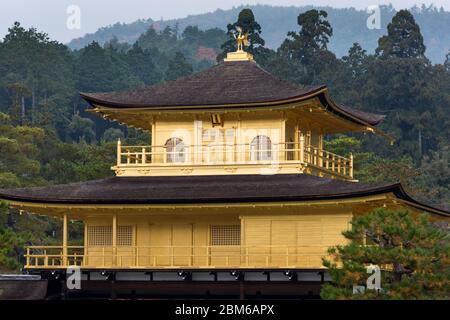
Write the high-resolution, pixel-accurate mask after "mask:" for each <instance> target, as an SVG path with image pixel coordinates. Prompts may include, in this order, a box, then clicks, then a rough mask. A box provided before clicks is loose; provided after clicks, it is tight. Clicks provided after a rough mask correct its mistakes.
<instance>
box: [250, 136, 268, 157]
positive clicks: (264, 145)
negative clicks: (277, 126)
mask: <svg viewBox="0 0 450 320" xmlns="http://www.w3.org/2000/svg"><path fill="white" fill-rule="evenodd" d="M250 157H251V160H252V161H257V160H272V141H271V140H270V138H269V137H268V136H264V135H260V136H256V137H255V138H253V140H252V142H251V144H250Z"/></svg>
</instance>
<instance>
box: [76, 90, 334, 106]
mask: <svg viewBox="0 0 450 320" xmlns="http://www.w3.org/2000/svg"><path fill="white" fill-rule="evenodd" d="M326 90H327V87H326V86H325V85H322V86H318V87H316V88H314V89H312V90H310V91H308V92H305V93H303V94H300V95H297V96H292V97H286V98H283V99H276V100H266V101H258V102H254V101H247V102H242V103H224V104H192V105H189V104H173V105H164V104H162V105H152V106H149V105H145V104H132V103H122V102H114V101H109V100H104V99H99V98H96V97H94V96H93V95H92V94H89V93H85V92H80V96H81V97H82V98H83V99H84V100H86V101H87V102H88V103H89V104H90V105H91V106H92V107H94V106H95V105H101V106H102V107H103V108H106V109H114V110H116V111H120V110H129V111H140V110H155V111H166V110H186V109H221V108H232V107H264V106H279V105H283V104H286V103H292V102H299V101H304V100H306V99H309V98H313V97H315V96H317V95H318V94H320V93H322V92H324V91H326Z"/></svg>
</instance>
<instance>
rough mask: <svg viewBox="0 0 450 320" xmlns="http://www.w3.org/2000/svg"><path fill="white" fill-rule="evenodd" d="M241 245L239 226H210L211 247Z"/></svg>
mask: <svg viewBox="0 0 450 320" xmlns="http://www.w3.org/2000/svg"><path fill="white" fill-rule="evenodd" d="M240 244H241V226H240V225H222V226H211V245H213V246H238V245H240Z"/></svg>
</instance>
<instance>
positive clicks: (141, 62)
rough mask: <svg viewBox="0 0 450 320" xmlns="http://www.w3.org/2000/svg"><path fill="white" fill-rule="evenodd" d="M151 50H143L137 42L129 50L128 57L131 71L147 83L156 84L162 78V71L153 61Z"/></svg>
mask: <svg viewBox="0 0 450 320" xmlns="http://www.w3.org/2000/svg"><path fill="white" fill-rule="evenodd" d="M152 56H153V55H152V52H151V50H148V49H147V50H143V49H142V48H141V47H140V46H139V45H138V43H137V42H136V43H135V44H134V45H133V47H132V48H131V49H130V50H129V51H128V52H127V55H126V59H127V63H128V65H129V67H130V69H131V71H132V72H133V73H134V74H135V75H137V76H138V77H139V78H140V80H141V81H142V82H143V83H145V84H147V85H150V84H154V83H157V82H159V81H161V79H162V75H161V73H160V72H159V71H158V70H157V69H156V67H155V64H154V63H153V59H152Z"/></svg>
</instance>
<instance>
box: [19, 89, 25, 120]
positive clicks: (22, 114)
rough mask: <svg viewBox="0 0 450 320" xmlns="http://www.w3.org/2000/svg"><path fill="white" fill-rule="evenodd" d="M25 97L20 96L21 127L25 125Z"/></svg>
mask: <svg viewBox="0 0 450 320" xmlns="http://www.w3.org/2000/svg"><path fill="white" fill-rule="evenodd" d="M25 111H26V110H25V97H24V96H22V107H21V120H20V121H21V125H24V123H25Z"/></svg>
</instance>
